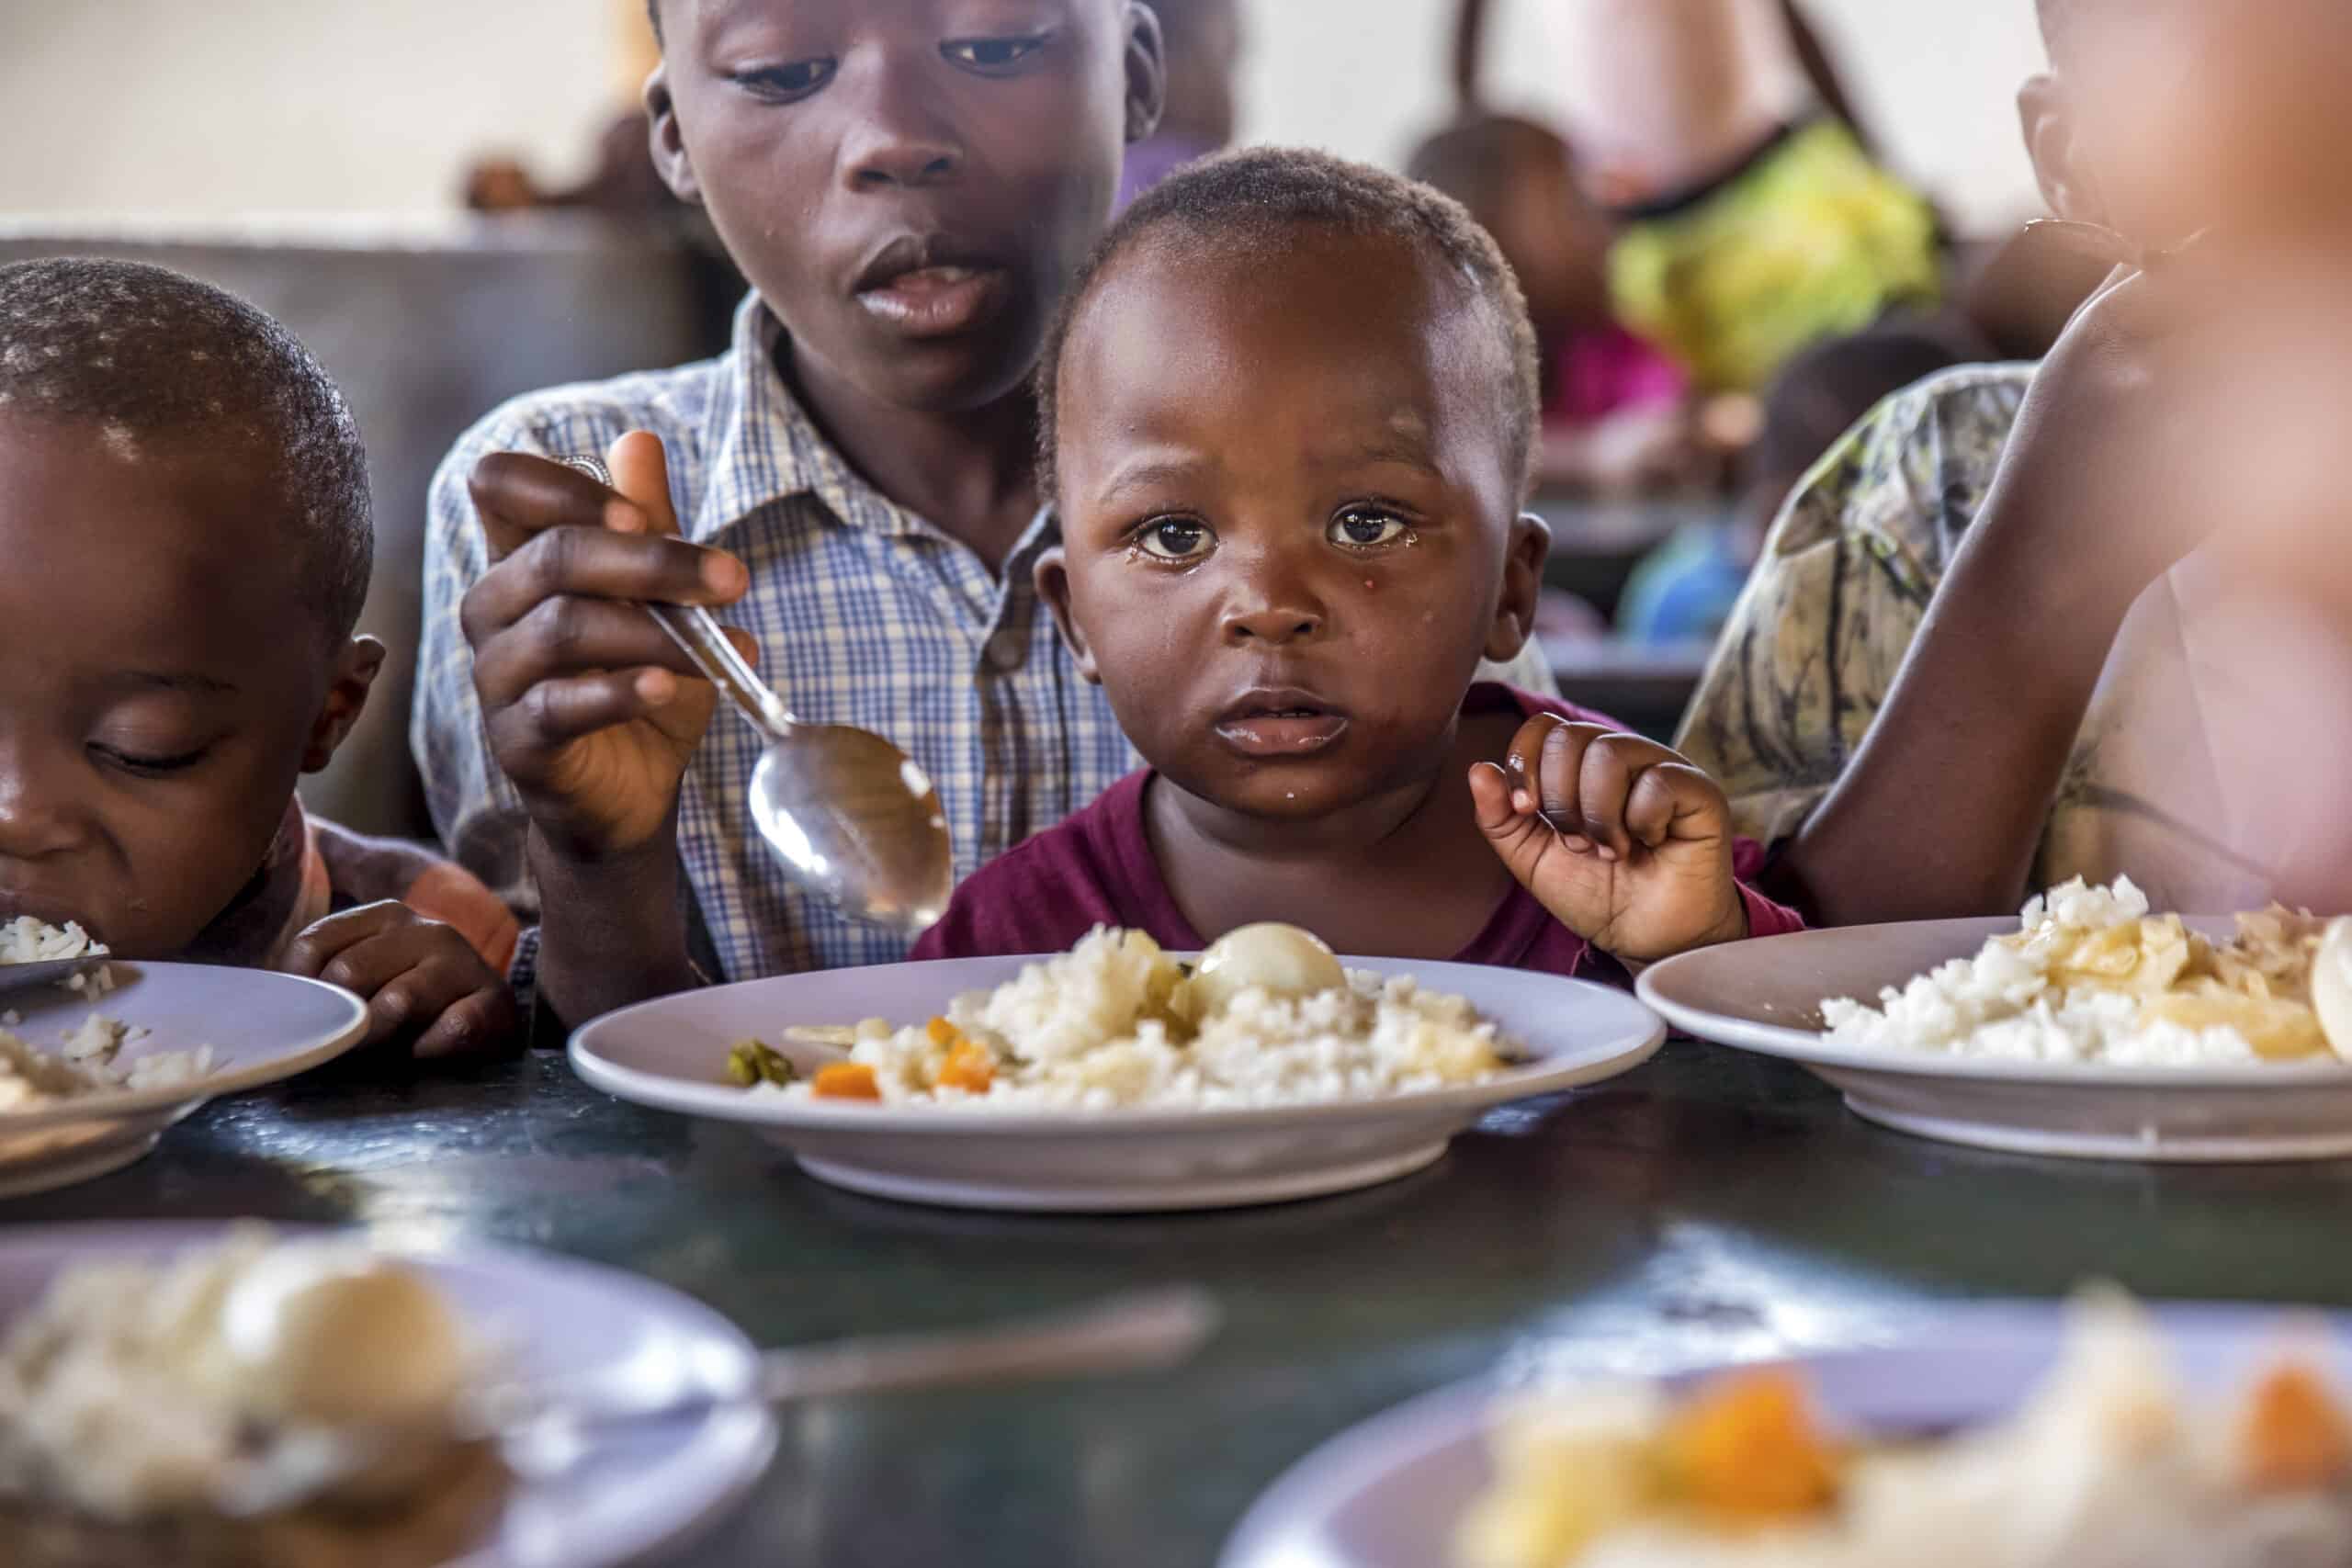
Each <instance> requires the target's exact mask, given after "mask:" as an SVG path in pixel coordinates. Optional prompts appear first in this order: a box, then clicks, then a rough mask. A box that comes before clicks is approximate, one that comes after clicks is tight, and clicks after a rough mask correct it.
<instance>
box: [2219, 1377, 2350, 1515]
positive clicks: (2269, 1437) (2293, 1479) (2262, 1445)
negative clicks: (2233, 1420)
mask: <svg viewBox="0 0 2352 1568" xmlns="http://www.w3.org/2000/svg"><path fill="white" fill-rule="evenodd" d="M2245 1467H2246V1474H2247V1478H2248V1480H2249V1481H2250V1482H2251V1483H2252V1484H2253V1486H2254V1488H2255V1490H2256V1491H2257V1492H2307V1491H2313V1490H2316V1489H2318V1488H2320V1487H2323V1486H2325V1485H2327V1484H2328V1483H2331V1482H2333V1481H2335V1480H2336V1479H2337V1478H2338V1477H2340V1476H2341V1475H2343V1474H2344V1472H2345V1471H2346V1469H2347V1468H2352V1423H2347V1422H2346V1419H2345V1415H2344V1412H2343V1411H2342V1410H2341V1409H2339V1408H2338V1407H2337V1406H2336V1404H2335V1400H2334V1399H2333V1398H2331V1397H2330V1396H2329V1394H2328V1391H2327V1387H2326V1385H2325V1384H2324V1382H2322V1381H2321V1380H2320V1378H2319V1377H2318V1375H2317V1374H2315V1373H2314V1372H2312V1371H2311V1370H2310V1369H2309V1368H2307V1367H2280V1368H2278V1370H2277V1371H2273V1372H2272V1373H2271V1374H2270V1375H2269V1376H2267V1377H2266V1378H2264V1379H2263V1380H2262V1382H2260V1383H2259V1384H2257V1385H2256V1388H2255V1391H2254V1398H2253V1401H2252V1402H2251V1403H2250V1404H2249V1405H2248V1406H2247V1409H2246V1419H2245Z"/></svg>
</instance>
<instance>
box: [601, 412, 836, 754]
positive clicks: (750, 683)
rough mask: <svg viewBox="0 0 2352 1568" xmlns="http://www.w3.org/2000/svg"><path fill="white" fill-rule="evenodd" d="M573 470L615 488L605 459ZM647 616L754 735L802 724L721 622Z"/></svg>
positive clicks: (680, 609)
mask: <svg viewBox="0 0 2352 1568" xmlns="http://www.w3.org/2000/svg"><path fill="white" fill-rule="evenodd" d="M558 460H559V461H560V462H561V463H563V464H564V465H565V466H566V467H568V468H577V469H579V470H580V471H581V472H582V473H583V474H586V475H587V476H588V477H589V478H590V479H594V480H595V481H596V482H597V483H598V484H600V485H603V486H605V488H606V489H608V490H609V489H610V488H612V483H613V470H612V469H610V468H606V467H605V460H604V459H603V458H602V457H564V458H560V459H558ZM645 613H646V614H647V615H651V616H652V617H653V618H654V620H656V621H657V622H659V623H661V626H662V630H663V631H665V632H668V633H669V634H670V640H671V641H672V642H674V643H676V644H677V645H678V646H679V647H680V648H681V649H684V650H685V655H686V657H687V658H688V659H690V660H694V666H695V669H697V670H699V671H702V675H703V679H704V680H706V681H708V682H710V683H711V684H712V685H714V686H717V687H718V689H719V691H720V692H721V693H722V694H725V695H726V697H727V699H728V700H729V702H731V703H733V704H734V705H735V711H736V712H737V713H740V714H741V715H742V716H743V717H744V719H745V721H746V722H748V723H749V724H750V725H751V727H752V728H753V729H756V730H758V731H759V732H760V733H761V734H763V735H764V736H766V737H767V738H768V739H770V740H781V739H784V738H785V737H786V735H788V734H790V733H791V732H792V730H793V729H794V728H796V727H797V725H798V724H799V720H797V719H796V718H794V717H793V716H792V710H791V709H789V708H787V707H786V706H785V705H784V699H783V698H781V697H779V696H777V695H776V694H775V689H774V688H772V687H771V686H769V684H768V683H767V682H765V681H763V680H761V679H760V676H759V671H756V670H753V669H752V667H751V666H750V665H749V664H747V663H745V662H744V661H743V656H742V655H741V654H740V653H738V652H736V651H735V645H734V644H733V643H731V642H729V641H728V640H727V633H726V631H725V630H724V629H722V628H721V627H720V626H719V624H718V616H716V615H712V614H711V613H710V612H709V611H708V610H706V609H704V608H703V607H702V606H701V605H699V604H648V605H646V606H645Z"/></svg>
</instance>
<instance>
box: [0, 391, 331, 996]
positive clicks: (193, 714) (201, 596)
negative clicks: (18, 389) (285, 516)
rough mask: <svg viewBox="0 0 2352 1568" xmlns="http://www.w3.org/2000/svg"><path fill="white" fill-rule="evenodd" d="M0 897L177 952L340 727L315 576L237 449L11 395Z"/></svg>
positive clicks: (5, 435)
mask: <svg viewBox="0 0 2352 1568" xmlns="http://www.w3.org/2000/svg"><path fill="white" fill-rule="evenodd" d="M0 561H4V562H6V570H0V918H7V917H13V916H16V915H32V916H36V917H38V918H40V919H45V920H49V921H51V922H52V923H55V922H58V921H61V920H66V919H73V920H78V921H80V922H81V923H82V924H83V925H84V926H85V927H86V928H88V929H89V930H90V931H91V932H92V933H93V934H94V935H96V937H98V938H99V939H100V940H101V941H103V942H107V944H108V945H109V946H111V947H112V948H114V950H115V951H116V952H118V953H121V954H123V955H124V956H125V957H131V958H142V957H143V958H168V957H171V956H174V955H175V954H177V953H180V952H182V951H183V950H184V949H186V948H187V945H188V944H189V943H190V942H192V941H194V939H195V938H196V937H197V935H198V933H199V932H200V931H202V930H203V928H204V927H205V926H206V925H207V924H208V923H209V922H210V920H211V919H213V917H215V916H216V915H218V914H219V913H220V911H221V910H222V909H224V908H226V907H227V906H228V905H229V904H230V903H231V902H232V900H233V899H234V898H235V897H236V896H237V894H238V893H239V892H240V891H241V890H242V889H243V887H244V886H245V885H246V884H247V883H248V882H249V881H250V880H251V879H252V877H253V875H254V873H255V871H256V870H257V869H258V868H259V866H260V864H261V862H262V859H263V857H264V855H265V854H266V852H267V850H268V847H269V843H270V840H271V839H272V838H273V836H274V835H275V832H276V829H277V824H278V821H279V819H280V818H281V817H282V816H283V815H284V813H285V810H286V804H287V801H288V799H289V798H290V796H291V795H292V793H293V787H294V781H295V777H296V775H297V773H299V772H300V769H301V768H302V766H303V765H304V763H305V761H306V760H308V759H309V758H310V755H311V752H312V751H313V750H314V749H315V748H316V747H317V746H318V745H319V744H320V743H321V736H320V734H319V733H318V731H319V729H320V723H319V721H320V716H321V713H322V705H324V704H325V702H326V699H327V695H328V692H329V688H330V686H331V685H334V684H336V683H337V682H336V675H337V671H338V667H337V666H336V661H335V660H333V659H331V658H330V657H328V655H327V653H326V652H325V650H324V649H323V647H322V643H323V640H324V639H323V637H322V634H321V633H320V631H319V629H318V627H317V625H316V622H315V620H314V619H313V618H312V617H311V615H309V614H307V613H306V610H305V604H306V598H307V597H308V596H310V595H314V594H315V593H316V592H317V590H316V588H315V587H311V588H310V589H308V590H306V589H305V588H304V587H303V585H302V584H300V582H299V581H297V580H296V572H295V570H294V569H293V567H292V566H291V565H290V563H289V562H288V559H287V557H286V552H285V550H284V548H283V547H282V545H278V544H277V542H276V541H275V540H274V539H273V527H272V525H269V524H268V523H266V522H265V521H264V520H262V519H260V518H257V517H255V516H254V508H253V506H252V502H251V497H250V493H249V491H248V489H246V488H245V487H241V485H240V483H239V479H238V476H237V474H236V473H235V472H234V471H232V468H231V466H230V465H228V464H226V463H220V462H208V461H204V460H197V459H189V458H187V457H175V456H173V455H169V454H166V453H163V452H158V451H152V450H151V451H142V450H141V447H140V446H139V444H138V442H137V441H136V440H135V439H134V438H132V437H130V435H129V434H128V433H125V432H123V431H121V430H119V429H115V430H113V431H112V432H111V433H109V431H108V430H107V429H106V428H102V427H100V426H97V425H93V424H86V423H51V422H48V421H45V420H31V419H25V418H21V417H8V416H0ZM345 662H346V663H347V662H349V661H348V660H346V661H345ZM362 662H365V660H362ZM358 681H359V691H360V693H362V694H364V691H365V675H364V674H362V675H361V676H359V677H358ZM353 715H356V703H355V704H354V705H352V707H351V710H350V713H349V714H346V715H345V716H344V722H346V723H347V721H348V718H349V716H353Z"/></svg>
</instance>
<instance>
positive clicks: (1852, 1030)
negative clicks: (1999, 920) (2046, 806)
mask: <svg viewBox="0 0 2352 1568" xmlns="http://www.w3.org/2000/svg"><path fill="white" fill-rule="evenodd" d="M2148 912H2149V911H2148V899H2147V896H2146V895H2145V894H2143V893H2142V892H2141V891H2140V889H2139V888H2137V887H2135V886H2132V885H2131V880H2130V879H2129V878H2122V879H2119V880H2118V881H2117V882H2116V883H2115V885H2114V886H2112V887H2093V886H2086V884H2084V883H2083V882H2082V881H2081V880H2080V879H2077V880H2075V881H2074V882H2070V883H2068V884H2066V885H2065V886H2062V887H2059V888H2056V889H2054V890H2052V893H2051V894H2050V896H2049V897H2048V898H2046V899H2044V898H2035V899H2033V900H2032V901H2031V902H2030V903H2028V904H2027V905H2026V907H2025V909H2024V911H2023V913H2022V915H2021V917H2020V920H2019V933H2018V935H2017V936H2013V937H2002V938H1996V939H1994V940H1993V941H1990V942H1986V943H1985V946H1984V948H1983V949H1982V950H1981V951H1979V952H1978V953H1976V954H1975V955H1974V956H1973V957H1969V958H1955V959H1953V960H1952V961H1951V962H1950V963H1948V964H1940V965H1939V966H1938V967H1937V968H1935V969H1933V970H1931V971H1929V972H1928V973H1927V974H1925V975H1920V976H1915V977H1913V978H1912V979H1911V980H1910V981H1908V982H1907V983H1905V985H1903V986H1901V987H1887V988H1886V989H1885V990H1883V991H1882V992H1880V993H1879V998H1878V1005H1877V1006H1876V1007H1871V1006H1868V1005H1866V1004H1864V1003H1862V1002H1860V1001H1857V1000H1855V999H1854V998H1849V997H1840V998H1831V999H1829V1000H1826V1001H1825V1002H1823V1003H1822V1005H1821V1014H1822V1020H1823V1021H1824V1022H1825V1023H1826V1024H1827V1025H1828V1035H1827V1038H1828V1041H1829V1043H1831V1044H1834V1045H1838V1046H1844V1047H1849V1048H1851V1049H1856V1050H1865V1051H1940V1052H1945V1053H1948V1054H1950V1055H1955V1056H1965V1057H1983V1058H1996V1059H2007V1060H2013V1061H2030V1062H2099V1063H2107V1064H2111V1065H2114V1066H2144V1067H2188V1066H2216V1065H2222V1066H2227V1065H2234V1064H2252V1063H2257V1062H2260V1061H2262V1060H2263V1059H2264V1058H2263V1057H2262V1056H2261V1055H2259V1054H2257V1053H2256V1050H2255V1048H2254V1045H2253V1044H2252V1043H2251V1042H2250V1041H2249V1040H2248V1039H2247V1037H2246V1035H2245V1032H2242V1031H2241V1030H2240V1029H2238V1028H2235V1027H2231V1026H2220V1027H2212V1028H2202V1029H2193V1028H2188V1027H2186V1026H2184V1025H2182V1024H2180V1023H2177V1022H2175V1021H2170V1020H2168V1019H2164V1018H2153V1017H2148V1016H2146V1015H2147V1013H2148V1003H2149V1001H2150V999H2151V995H2150V993H2149V992H2148V991H2147V990H2145V989H2144V988H2133V987H2130V986H2125V985H2116V986H2105V985H2097V984H2074V985H2066V984H2063V983H2062V982H2061V981H2059V980H2058V979H2057V978H2055V977H2053V976H2052V967H2053V965H2054V964H2058V963H2059V962H2061V961H2063V960H2064V958H2065V957H2066V955H2067V954H2068V953H2070V952H2072V951H2073V950H2074V947H2075V944H2077V943H2078V942H2080V941H2081V940H2082V939H2083V938H2084V937H2085V935H2086V933H2091V932H2097V931H2107V930H2109V929H2111V928H2114V927H2117V926H2123V925H2129V924H2134V923H2136V922H2139V921H2141V920H2143V919H2146V918H2147V916H2148Z"/></svg>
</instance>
